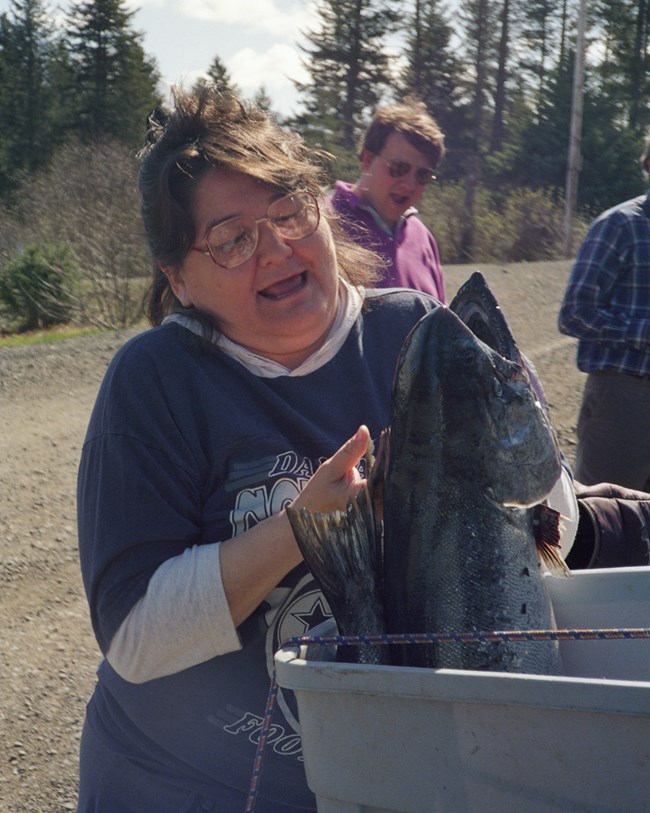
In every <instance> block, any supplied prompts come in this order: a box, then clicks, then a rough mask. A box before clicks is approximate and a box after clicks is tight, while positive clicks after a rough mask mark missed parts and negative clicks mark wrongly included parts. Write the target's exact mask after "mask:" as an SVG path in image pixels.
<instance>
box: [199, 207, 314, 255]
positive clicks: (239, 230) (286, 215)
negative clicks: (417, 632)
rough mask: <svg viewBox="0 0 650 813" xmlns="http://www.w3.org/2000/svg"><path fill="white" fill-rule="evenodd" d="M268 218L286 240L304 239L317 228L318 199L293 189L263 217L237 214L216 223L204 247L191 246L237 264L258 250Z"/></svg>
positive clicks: (206, 237) (277, 232) (274, 229)
mask: <svg viewBox="0 0 650 813" xmlns="http://www.w3.org/2000/svg"><path fill="white" fill-rule="evenodd" d="M264 221H266V222H267V223H268V224H269V226H270V227H271V228H272V229H273V231H274V232H275V233H276V234H278V235H279V236H280V237H282V238H283V239H285V240H302V239H303V237H309V235H310V234H313V233H314V232H315V231H316V229H317V228H318V224H319V222H320V209H319V207H318V201H317V200H316V198H315V197H314V196H313V195H312V194H310V193H309V192H292V193H291V194H289V195H284V197H281V198H278V200H274V201H273V203H271V205H270V206H269V208H268V209H267V210H266V215H265V216H264V217H258V218H254V217H248V216H247V215H237V216H236V217H231V218H229V219H228V220H224V221H223V223H217V224H216V225H215V226H212V228H211V229H209V231H208V233H207V234H206V235H205V248H201V247H200V246H192V250H193V251H200V252H201V253H202V254H207V255H209V256H210V257H211V258H212V261H213V262H214V263H215V264H216V265H220V266H221V267H222V268H237V266H239V265H242V264H243V263H245V262H246V260H249V259H250V258H251V257H252V256H253V254H254V253H255V249H256V248H257V242H258V240H259V224H260V223H263V222H264Z"/></svg>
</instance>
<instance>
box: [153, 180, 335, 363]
mask: <svg viewBox="0 0 650 813" xmlns="http://www.w3.org/2000/svg"><path fill="white" fill-rule="evenodd" d="M279 197H281V195H280V194H277V193H276V192H274V191H273V190H271V189H269V188H268V187H265V186H263V185H262V184H260V183H258V182H257V181H256V180H254V179H253V178H251V177H249V176H248V175H243V174H241V173H239V172H232V171H229V170H222V169H210V170H209V171H208V172H207V173H206V174H205V175H204V176H203V177H202V178H201V180H200V181H199V183H198V185H197V189H196V195H195V198H194V204H193V216H194V223H195V226H196V234H197V240H196V244H195V245H196V246H197V247H199V248H201V249H203V248H205V235H206V234H207V232H208V230H209V229H210V228H212V227H213V226H214V225H216V224H217V223H220V222H222V221H224V220H227V219H228V218H231V217H233V216H235V215H249V216H251V217H253V218H256V219H257V218H261V217H264V216H265V215H266V211H267V209H268V207H269V205H270V204H271V203H272V202H273V201H274V200H276V199H277V198H279ZM258 228H259V240H258V243H257V247H256V249H255V253H254V254H253V256H252V257H251V258H250V259H248V260H246V261H245V262H244V263H243V264H242V265H240V266H238V267H236V268H230V269H228V268H222V267H221V266H219V265H216V264H215V263H214V262H213V261H212V258H211V257H210V255H209V254H203V253H201V252H200V251H190V252H189V253H188V254H187V256H186V257H185V259H184V260H183V263H182V265H181V267H180V268H177V269H170V268H168V269H165V273H166V274H167V276H168V277H169V281H170V284H171V286H172V290H173V291H174V294H175V295H176V297H177V298H178V299H179V301H180V302H181V303H182V305H183V306H185V307H190V306H194V307H195V308H198V309H199V310H201V311H203V312H205V313H209V314H210V315H211V316H213V317H214V318H215V319H216V320H217V322H218V325H219V329H220V330H221V332H222V333H223V334H224V335H225V336H227V337H228V338H229V339H231V340H232V341H234V342H237V343H238V344H241V345H243V346H244V347H247V348H248V349H249V350H252V351H254V352H255V353H258V354H259V355H261V356H264V357H266V358H269V359H272V360H274V361H277V362H280V363H281V364H284V365H285V366H287V367H289V368H294V367H297V366H298V365H299V364H301V363H302V361H304V359H306V358H307V356H309V355H310V354H311V353H312V352H313V351H314V350H316V349H317V348H318V347H320V345H321V344H322V343H323V341H324V340H325V338H326V336H327V333H328V331H329V328H330V327H331V325H332V322H333V321H334V316H335V314H336V305H337V297H338V267H337V262H336V251H335V248H334V243H333V240H332V235H331V232H330V229H329V226H328V225H327V222H326V221H325V219H324V218H321V220H320V223H319V226H318V228H317V229H316V231H315V232H314V233H313V234H311V235H309V236H307V237H304V238H302V239H301V240H287V239H284V238H282V237H280V236H279V235H278V234H277V233H276V232H274V231H273V229H272V228H271V227H270V226H269V224H268V222H262V223H260V224H259V226H258Z"/></svg>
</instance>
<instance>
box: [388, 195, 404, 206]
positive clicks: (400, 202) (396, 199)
mask: <svg viewBox="0 0 650 813" xmlns="http://www.w3.org/2000/svg"><path fill="white" fill-rule="evenodd" d="M390 199H391V200H392V201H393V203H394V204H395V205H396V206H405V205H406V204H407V203H408V200H409V199H408V195H391V196H390Z"/></svg>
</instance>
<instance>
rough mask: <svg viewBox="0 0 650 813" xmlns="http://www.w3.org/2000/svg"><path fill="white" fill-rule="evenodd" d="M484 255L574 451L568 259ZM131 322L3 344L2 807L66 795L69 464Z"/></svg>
mask: <svg viewBox="0 0 650 813" xmlns="http://www.w3.org/2000/svg"><path fill="white" fill-rule="evenodd" d="M477 268H478V269H480V270H481V271H483V273H484V274H485V276H486V277H487V279H488V282H489V284H490V286H491V288H492V290H493V291H494V293H495V295H496V296H497V299H498V300H499V303H500V305H501V307H502V310H503V312H504V313H505V315H506V317H507V319H508V321H509V323H510V325H511V327H512V330H513V333H514V335H515V338H516V339H517V342H518V344H519V347H520V349H521V350H522V351H523V352H524V353H525V354H526V355H527V356H528V357H529V358H530V359H531V360H532V361H533V363H534V364H535V366H536V368H537V371H538V373H539V375H540V378H541V380H542V383H543V385H544V388H545V391H546V395H547V398H548V401H549V404H550V411H551V418H552V421H553V424H554V427H555V430H556V433H557V435H558V439H559V442H560V445H561V447H562V449H563V451H564V452H565V454H566V455H567V456H568V457H569V459H571V460H572V458H573V450H574V445H575V435H574V430H575V422H576V416H577V410H578V405H579V401H580V394H581V390H582V383H583V375H582V374H581V373H579V372H578V371H577V369H576V367H575V342H574V340H572V339H569V338H567V337H563V336H561V335H560V334H559V332H558V330H557V327H556V320H557V312H558V308H559V304H560V300H561V297H562V294H563V291H564V288H565V285H566V280H567V276H568V273H569V268H570V264H569V263H568V262H550V263H527V264H521V265H489V266H487V265H485V266H480V265H476V266H450V267H448V268H446V269H445V273H446V280H447V289H448V295H449V298H450V299H451V297H452V296H453V294H454V293H455V292H456V290H457V289H458V287H459V285H460V284H461V283H462V282H464V281H465V279H467V277H468V276H469V274H470V273H471V272H472V271H474V270H476V269H477ZM133 333H134V331H130V332H124V333H117V334H106V335H102V336H99V337H97V336H95V337H84V338H76V339H69V340H66V341H60V342H54V343H51V344H45V345H40V346H36V347H32V348H4V349H0V653H1V655H0V813H18V811H25V812H28V813H58V812H59V811H66V810H75V809H76V789H77V752H78V745H79V737H80V733H81V727H82V723H83V716H84V707H85V703H86V701H87V699H88V697H89V696H90V694H91V691H92V687H93V683H94V673H95V668H96V664H97V661H98V658H99V652H98V649H97V646H96V644H95V641H94V638H93V636H92V633H91V630H90V624H89V621H88V613H87V607H86V602H85V597H84V594H83V589H82V586H81V579H80V575H79V568H78V560H77V541H76V524H75V478H76V469H77V463H78V459H79V453H80V449H81V444H82V441H83V437H84V433H85V429H86V424H87V421H88V417H89V414H90V410H91V408H92V404H93V401H94V398H95V395H96V392H97V388H98V386H99V383H100V381H101V378H102V376H103V373H104V370H105V369H106V366H107V364H108V362H109V361H110V359H111V357H112V356H113V354H114V352H115V351H116V349H117V348H118V347H119V346H120V345H121V344H122V343H123V342H124V341H125V340H126V339H127V338H128V337H129V336H130V335H132V334H133Z"/></svg>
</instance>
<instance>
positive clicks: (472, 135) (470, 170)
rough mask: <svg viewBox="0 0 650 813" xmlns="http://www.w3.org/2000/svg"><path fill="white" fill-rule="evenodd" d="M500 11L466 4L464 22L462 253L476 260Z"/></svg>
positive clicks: (471, 0)
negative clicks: (466, 120)
mask: <svg viewBox="0 0 650 813" xmlns="http://www.w3.org/2000/svg"><path fill="white" fill-rule="evenodd" d="M498 10H499V9H498V8H497V7H496V6H495V4H494V3H490V0H464V2H462V3H461V6H460V18H461V20H462V22H463V24H464V25H463V28H464V32H463V33H464V37H463V38H464V42H465V47H464V50H465V53H466V57H467V61H468V65H467V67H468V69H469V70H468V76H469V79H468V80H467V82H466V85H465V92H466V94H467V99H468V105H469V124H470V130H469V138H468V146H467V152H466V156H465V162H464V163H465V167H466V172H465V200H464V208H465V222H464V223H463V224H462V238H461V251H462V255H463V257H464V258H465V259H467V260H471V259H473V251H474V229H475V222H474V218H475V211H474V209H475V202H476V194H477V191H478V188H479V185H480V184H481V182H482V180H483V171H484V159H485V155H486V153H487V150H488V140H489V137H488V133H489V128H490V121H491V116H490V113H491V110H493V108H491V106H490V101H491V99H493V93H494V77H495V65H496V55H497V39H496V37H497V32H498V30H499V27H498V24H497V19H498V18H497V14H498Z"/></svg>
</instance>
